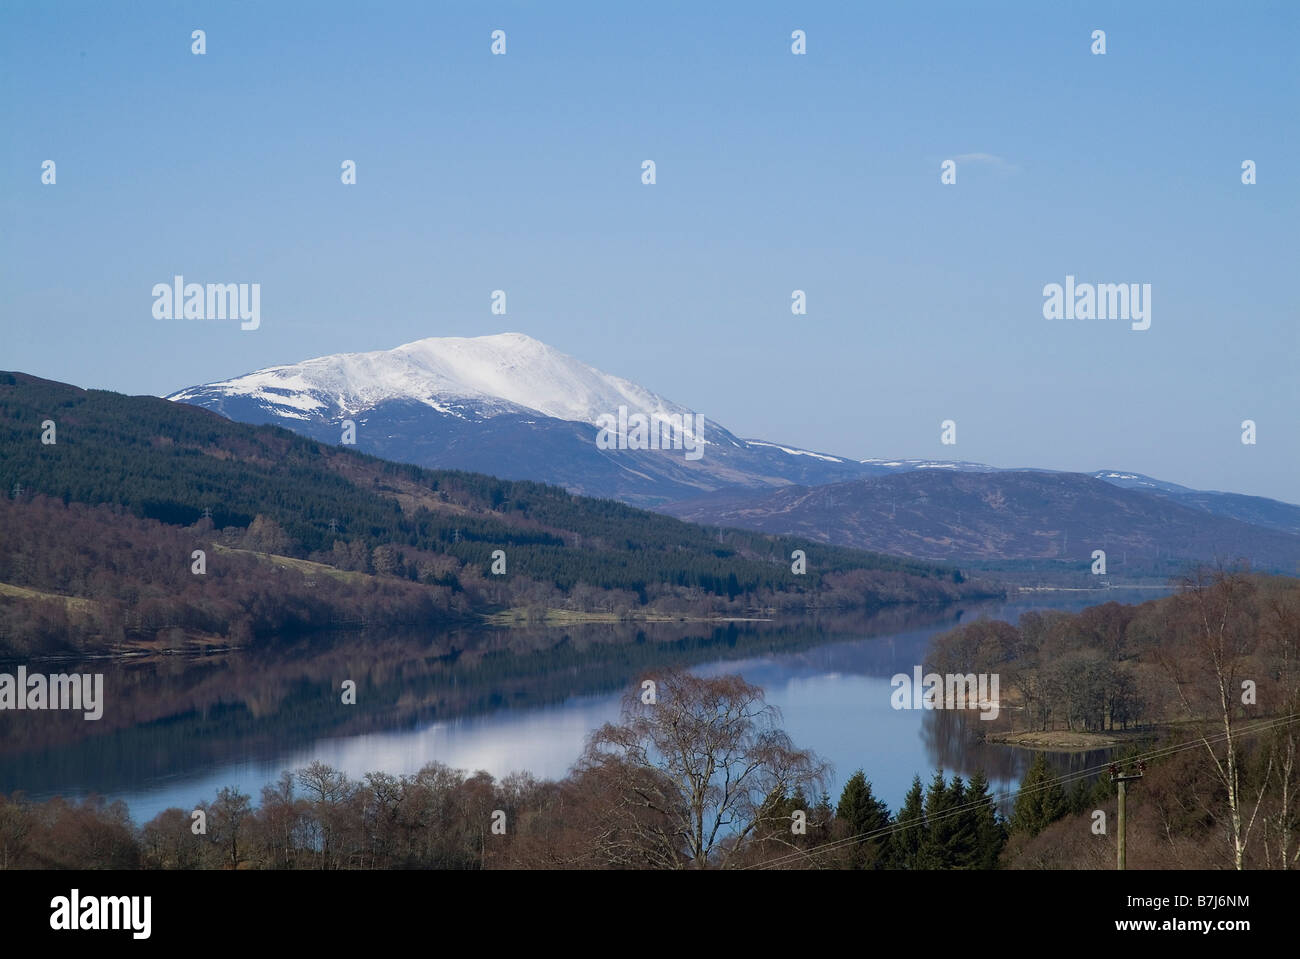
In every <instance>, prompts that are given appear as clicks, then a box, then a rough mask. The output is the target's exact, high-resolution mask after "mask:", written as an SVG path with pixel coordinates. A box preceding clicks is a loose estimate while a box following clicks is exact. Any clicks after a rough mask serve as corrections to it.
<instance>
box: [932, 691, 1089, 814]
mask: <svg viewBox="0 0 1300 959" xmlns="http://www.w3.org/2000/svg"><path fill="white" fill-rule="evenodd" d="M984 723H987V724H989V725H992V723H991V722H989V721H988V720H982V719H980V718H979V713H978V712H977V711H974V710H967V711H963V710H956V709H934V710H926V711H925V715H924V716H923V717H922V719H921V739H922V741H923V742H924V744H925V753H926V756H927V757H928V758H929V760H930V764H931V766H933V767H938V768H942V769H945V770H948V771H950V772H957V773H960V774H961V775H962V776H964V777H966V778H967V779H970V777H971V775H972V774H974V773H976V772H978V771H980V770H983V772H984V775H985V776H987V777H988V778H989V780H990V781H991V782H993V783H994V784H995V792H999V793H1003V792H1007V791H1008V790H1014V789H1016V788H1017V787H1018V786H1019V785H1020V781H1021V780H1022V779H1023V778H1024V776H1025V773H1026V771H1028V769H1029V765H1030V763H1032V762H1033V761H1034V752H1035V750H1032V749H1025V748H1023V747H1020V746H1005V745H1000V744H998V743H985V742H981V740H980V737H981V736H982V735H983V731H982V730H981V729H979V726H980V725H981V724H984ZM1113 751H1114V750H1113V749H1085V750H1074V751H1070V752H1048V753H1047V762H1048V764H1049V765H1050V766H1051V767H1052V769H1053V770H1054V771H1055V773H1056V775H1058V776H1068V775H1070V774H1071V773H1077V772H1081V771H1082V770H1085V769H1094V768H1095V767H1098V766H1102V767H1104V766H1105V765H1106V764H1107V763H1108V762H1109V761H1110V756H1111V754H1112V752H1113ZM917 772H920V773H921V774H922V775H921V778H922V779H924V778H925V774H924V772H923V771H922V770H917ZM1100 772H1104V769H1103V770H1101V771H1100ZM1100 772H1096V773H1093V774H1092V775H1090V776H1088V777H1087V780H1088V781H1092V780H1094V779H1095V778H1096V777H1097V775H1099V774H1100ZM1072 788H1074V781H1073V780H1071V781H1070V782H1068V783H1066V784H1065V790H1066V792H1069V791H1070V790H1071V789H1072ZM1003 806H1004V807H1005V808H1004V810H1003V811H1004V812H1006V811H1009V808H1010V806H1009V803H1003Z"/></svg>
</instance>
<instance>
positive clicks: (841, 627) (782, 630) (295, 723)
mask: <svg viewBox="0 0 1300 959" xmlns="http://www.w3.org/2000/svg"><path fill="white" fill-rule="evenodd" d="M960 615H961V612H960V609H959V608H955V607H945V608H941V609H915V608H913V609H906V608H899V607H891V608H887V609H884V610H881V611H879V612H878V613H876V614H874V615H870V616H863V615H862V613H861V612H857V613H844V614H831V615H821V616H809V617H797V618H786V619H784V620H783V621H781V622H778V623H721V624H719V623H619V624H604V623H593V624H578V625H574V626H566V627H549V628H548V627H534V628H512V629H486V628H484V629H457V630H440V631H438V632H436V633H426V634H410V633H406V634H401V633H375V632H367V633H340V632H336V633H324V634H318V635H315V636H309V637H302V638H298V639H294V640H292V641H290V642H286V643H283V644H280V643H277V644H275V645H274V646H273V647H271V648H261V649H259V648H250V649H244V650H239V651H234V652H225V653H219V654H213V655H205V656H164V657H154V658H150V659H130V660H119V661H116V662H112V661H105V660H95V661H91V662H87V663H83V664H79V665H75V666H74V665H71V664H59V666H58V668H57V671H59V672H70V673H71V672H102V673H104V674H105V676H104V689H105V700H106V703H105V710H104V717H103V719H101V720H99V721H97V722H94V723H89V722H86V721H84V720H83V719H81V717H80V714H79V713H77V714H74V713H69V712H44V713H40V714H29V713H13V714H10V715H11V716H14V717H17V720H16V721H15V722H6V723H4V724H3V725H0V792H11V791H13V790H15V789H22V790H25V791H27V792H29V793H38V794H39V793H47V792H51V791H54V790H59V789H66V788H68V787H69V784H74V783H75V784H79V785H82V786H87V787H88V786H93V787H94V788H95V789H98V790H100V791H104V792H116V791H121V790H123V789H130V788H135V787H138V786H139V785H140V784H141V783H144V782H147V781H151V780H154V779H156V778H158V777H159V776H170V775H183V774H185V773H188V772H191V771H194V770H198V769H203V768H206V767H209V766H212V765H220V764H224V763H226V762H229V761H232V760H235V759H242V760H247V759H272V758H275V757H277V756H280V755H283V754H284V753H285V752H286V751H289V750H292V749H295V748H300V747H305V746H309V745H310V744H311V743H313V742H315V741H316V740H318V739H321V738H323V737H346V736H355V735H360V734H364V733H370V732H385V731H390V730H394V729H403V728H405V729H410V728H413V727H418V726H421V725H425V724H428V723H432V722H436V721H439V720H446V719H452V718H458V717H465V716H474V715H481V714H485V713H491V712H494V711H497V710H500V709H506V708H516V709H519V708H536V707H541V706H548V705H557V704H560V703H563V702H565V701H566V700H569V699H571V698H572V697H574V696H582V695H599V694H604V693H609V692H612V691H615V690H619V689H623V688H625V687H626V686H627V685H628V684H630V683H632V682H633V681H634V680H635V679H636V678H637V677H638V676H640V675H641V674H643V673H644V672H646V671H649V670H653V669H657V668H663V667H667V666H684V667H690V666H694V665H698V664H701V663H705V662H714V661H722V662H725V661H727V660H737V659H746V658H752V657H759V656H772V655H779V656H781V657H782V658H783V659H786V658H788V657H791V656H793V657H795V658H796V659H798V658H799V657H801V655H802V654H803V653H804V652H805V651H808V652H809V653H810V654H811V652H812V651H815V650H816V649H817V648H819V647H824V646H827V645H828V644H830V645H834V644H837V643H839V644H842V643H846V642H850V641H856V640H861V639H863V638H870V637H873V636H895V635H898V634H900V633H905V632H906V631H907V630H919V629H925V628H926V627H944V626H947V625H950V624H952V623H954V622H955V621H956V620H957V619H958V618H959V617H960ZM861 645H864V646H879V647H883V648H881V649H871V650H869V651H867V652H866V653H863V654H861V655H864V656H867V657H869V658H871V659H872V660H873V661H874V659H875V658H877V657H880V658H881V659H882V663H883V661H884V659H883V658H884V657H885V656H887V655H889V653H890V652H891V651H892V650H893V646H894V644H893V642H888V641H882V642H881V643H880V644H861ZM891 661H892V660H891ZM853 666H854V667H855V668H858V667H859V663H858V662H856V661H855V662H854V663H853ZM881 668H887V664H885V665H882V666H881ZM48 671H51V672H53V671H56V670H54V669H50V670H48ZM345 679H352V680H355V681H356V683H357V704H356V705H355V706H347V707H343V706H342V705H341V704H340V698H339V697H340V683H341V682H342V681H343V680H345Z"/></svg>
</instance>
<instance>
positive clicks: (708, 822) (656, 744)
mask: <svg viewBox="0 0 1300 959" xmlns="http://www.w3.org/2000/svg"><path fill="white" fill-rule="evenodd" d="M654 678H655V681H656V682H657V684H658V685H657V696H656V700H657V701H656V702H654V703H649V704H648V703H643V702H642V701H641V688H640V686H639V685H638V686H637V687H634V688H633V689H632V690H630V691H629V693H628V695H627V697H626V698H625V700H624V703H623V711H622V716H621V719H620V722H619V723H618V724H617V725H614V724H606V725H605V726H603V727H602V728H601V729H598V730H597V731H596V732H594V733H593V734H592V736H591V738H590V739H589V740H588V744H587V748H586V751H585V752H584V754H583V757H582V759H581V760H580V761H579V764H578V768H577V770H576V772H577V775H578V776H580V777H585V778H586V779H587V780H588V781H589V782H590V783H591V785H592V795H593V796H594V797H596V799H595V801H596V802H597V803H598V804H599V808H598V809H597V810H596V814H595V815H594V816H593V823H594V828H595V830H596V836H595V842H596V845H597V847H598V848H599V849H600V851H601V854H602V855H603V856H604V857H606V858H607V860H608V861H609V862H611V863H612V864H615V865H624V866H632V865H640V866H646V865H649V866H656V867H659V868H684V867H696V868H701V869H702V868H705V867H707V866H710V865H716V866H723V867H725V866H727V865H729V864H731V863H732V862H733V860H734V858H735V856H736V853H737V852H738V851H739V850H741V849H743V847H744V845H745V843H746V841H747V840H749V839H751V838H752V837H753V835H754V833H755V831H756V829H757V827H758V825H759V823H760V822H761V819H762V815H763V808H764V803H765V801H766V800H767V799H768V798H769V797H771V796H773V795H787V794H792V793H794V792H795V791H796V790H799V789H802V790H803V792H804V793H805V794H807V795H817V794H818V793H819V791H820V788H821V786H822V785H823V779H824V776H825V774H826V766H825V764H823V763H822V762H820V761H819V760H818V759H817V757H816V756H815V755H814V754H813V753H811V752H808V751H806V750H800V749H796V748H795V747H794V745H793V744H792V743H791V741H790V737H789V736H788V735H786V733H785V732H784V730H782V729H780V728H779V726H778V723H779V722H780V713H779V711H778V710H777V708H776V707H775V706H771V705H769V704H768V703H767V702H766V701H765V699H764V695H763V690H762V689H761V688H760V687H758V686H754V685H752V684H750V683H747V682H745V680H744V679H743V678H741V677H740V676H718V677H713V678H704V677H698V676H692V675H690V674H689V673H684V672H669V673H667V674H663V675H659V676H656V677H654Z"/></svg>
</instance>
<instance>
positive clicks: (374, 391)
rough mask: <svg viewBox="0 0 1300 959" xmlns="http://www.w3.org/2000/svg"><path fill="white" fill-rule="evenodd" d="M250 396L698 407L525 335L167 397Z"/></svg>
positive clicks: (359, 407)
mask: <svg viewBox="0 0 1300 959" xmlns="http://www.w3.org/2000/svg"><path fill="white" fill-rule="evenodd" d="M214 395H216V396H225V397H246V398H248V399H252V400H255V401H258V402H259V403H261V404H263V405H265V406H267V407H269V408H274V409H275V411H276V412H277V413H279V414H280V415H283V416H288V417H291V418H295V419H307V418H309V417H311V418H315V417H322V416H323V417H327V418H328V417H329V416H331V414H337V413H343V414H349V415H350V414H355V413H361V412H364V411H366V410H368V409H371V408H373V407H375V406H377V405H379V404H380V403H385V402H390V401H394V400H397V401H402V400H405V401H413V402H418V403H423V404H426V405H428V406H431V407H433V408H435V409H438V410H440V411H442V412H448V413H460V411H462V410H463V409H464V408H465V407H466V406H471V407H472V408H473V409H474V411H475V412H476V413H478V414H480V415H489V416H490V415H494V414H496V413H503V412H523V411H530V410H531V411H534V412H537V413H540V414H542V415H544V416H550V417H554V418H556V419H562V420H570V421H577V422H583V423H593V424H594V423H595V422H596V419H597V417H599V416H600V415H601V414H605V413H613V414H616V413H617V412H618V408H619V406H626V407H628V409H629V410H630V411H631V412H642V413H647V414H651V415H653V414H656V413H658V414H684V413H688V412H690V411H689V410H687V409H685V408H684V407H681V406H678V405H677V404H675V403H671V402H669V401H668V400H666V399H664V398H663V397H661V396H658V395H657V394H655V393H652V392H650V391H649V390H646V389H644V388H642V387H640V386H638V385H636V384H635V383H632V382H629V381H628V380H624V379H621V378H619V377H617V376H611V375H609V374H608V373H602V372H601V371H600V370H597V369H595V368H594V367H591V366H588V365H587V364H585V363H582V362H581V361H579V360H576V359H574V358H573V357H571V356H568V355H566V354H564V353H561V352H560V351H559V350H556V349H554V348H553V347H550V346H547V345H546V344H545V343H542V342H539V341H538V340H535V339H533V338H532V337H530V336H526V335H525V334H523V333H498V334H494V335H491V336H476V337H453V336H448V337H430V338H428V339H423V340H416V341H415V342H414V343H406V344H404V345H402V346H399V347H397V348H395V349H392V350H377V351H374V352H370V353H338V354H334V355H332V356H322V357H319V358H317V359H312V360H305V361H303V362H301V363H293V364H290V365H287V366H273V367H269V368H267V369H264V370H258V371H256V372H253V373H249V374H247V375H245V376H238V377H235V378H233V379H229V380H223V381H221V382H219V383H209V384H206V385H204V386H196V387H191V388H190V389H186V390H181V391H180V392H177V393H173V394H172V395H171V396H169V397H168V399H171V400H178V401H182V402H192V401H194V400H195V399H198V398H200V397H203V396H206V397H212V396H214Z"/></svg>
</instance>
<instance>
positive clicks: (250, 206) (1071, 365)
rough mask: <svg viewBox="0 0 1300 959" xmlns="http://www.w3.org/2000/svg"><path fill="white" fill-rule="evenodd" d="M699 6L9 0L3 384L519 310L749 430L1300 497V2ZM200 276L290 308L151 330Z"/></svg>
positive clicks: (388, 341) (1, 237) (162, 384)
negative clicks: (1126, 316) (160, 307)
mask: <svg viewBox="0 0 1300 959" xmlns="http://www.w3.org/2000/svg"><path fill="white" fill-rule="evenodd" d="M702 6H703V5H700V4H690V3H683V4H673V3H656V4H653V5H649V6H645V5H634V4H609V3H601V4H597V3H591V4H574V3H546V4H543V3H519V4H490V3H483V4H480V3H475V4H452V3H432V2H431V3H411V4H404V3H375V4H334V3H314V4H289V3H281V2H258V3H221V4H184V3H140V4H130V5H128V4H104V3H41V4H37V3H30V2H26V0H6V2H5V3H4V4H3V5H0V129H2V130H3V131H4V134H3V136H2V137H0V183H3V189H0V224H2V225H3V230H2V232H0V369H18V370H23V371H27V372H31V373H35V374H37V375H40V376H46V377H49V378H52V379H57V380H63V381H68V382H73V383H77V384H79V385H84V386H95V387H101V388H108V389H115V390H120V391H123V392H127V393H155V394H162V393H167V392H170V391H172V390H176V389H179V388H181V387H184V386H189V385H192V384H195V383H200V382H205V381H210V380H215V379H224V378H227V377H230V376H233V375H236V374H239V373H244V372H247V371H250V370H253V369H257V368H260V367H264V366H269V365H273V364H276V363H285V362H292V361H295V360H300V359H304V358H307V357H309V356H318V355H322V354H326V353H333V352H340V351H360V350H371V349H382V348H389V347H393V346H396V345H398V344H400V343H405V342H409V341H411V340H415V339H419V338H421V337H426V336H474V335H481V334H487V333H496V332H503V331H519V332H523V333H527V334H529V335H531V336H534V337H536V338H538V339H540V340H543V341H545V342H547V343H550V344H552V345H553V346H555V347H557V348H559V349H561V350H563V351H564V352H567V353H570V354H572V355H574V356H577V357H579V358H580V359H582V360H584V361H586V362H588V363H591V364H592V365H594V366H597V367H599V368H601V369H604V370H606V371H608V372H612V373H616V374H618V375H621V376H624V377H627V378H629V379H632V380H635V381H637V382H639V383H642V384H643V385H645V386H647V387H649V388H651V389H653V390H655V391H657V392H659V393H662V394H664V395H665V396H668V397H670V398H671V399H673V400H675V401H677V402H680V403H683V404H685V405H687V406H689V407H691V408H692V409H695V410H698V411H701V412H703V413H705V414H707V415H708V416H710V417H711V418H713V419H715V420H717V421H718V422H720V423H722V424H724V425H725V426H727V427H728V428H730V429H732V430H733V431H734V432H736V433H738V434H740V435H745V436H753V437H761V438H763V439H768V440H773V441H777V442H785V443H793V444H798V445H801V446H805V447H810V448H814V449H822V450H827V451H829V452H834V453H839V454H844V455H853V456H859V457H869V456H882V457H895V456H899V457H901V456H935V457H939V456H943V457H956V458H961V459H967V460H977V461H982V462H988V463H992V464H994V465H998V466H1016V465H1035V466H1043V467H1050V468H1058V469H1079V470H1090V469H1097V468H1103V467H1104V468H1122V469H1130V470H1136V471H1140V472H1145V473H1150V474H1152V475H1155V476H1159V477H1161V478H1164V479H1168V480H1172V481H1175V482H1181V483H1185V484H1188V485H1192V486H1198V487H1205V488H1217V489H1229V490H1234V491H1239V492H1246V493H1256V494H1260V495H1268V496H1274V497H1277V498H1281V499H1287V500H1290V501H1293V502H1296V501H1300V479H1297V477H1298V476H1300V387H1297V372H1296V371H1297V369H1300V332H1298V330H1300V326H1298V323H1300V288H1298V287H1297V283H1296V276H1297V252H1298V251H1297V239H1296V231H1297V222H1300V218H1298V217H1297V214H1298V213H1300V201H1298V200H1297V196H1298V195H1300V194H1298V193H1297V189H1296V183H1297V178H1298V177H1300V140H1298V139H1297V117H1300V71H1297V70H1296V68H1295V56H1296V55H1295V51H1296V50H1297V49H1300V5H1296V4H1295V3H1289V2H1287V3H1263V2H1260V3H1254V2H1252V3H1246V4H1240V5H1229V4H1215V5H1211V4H1191V3H1178V4H1173V3H1141V4H1133V3H1115V4H1094V3H1078V4H1075V3H1071V4H1063V3H1023V4H1019V3H1017V4H1011V3H993V4H978V5H976V4H970V3H965V2H963V3H936V4H924V5H921V4H905V5H903V4H900V5H890V6H883V5H877V4H835V5H831V4H807V3H798V4H796V3H788V4H770V3H745V4H739V3H726V4H720V5H717V6H718V9H707V10H706V9H700V8H701V7H702ZM797 28H798V29H803V30H805V31H806V33H807V44H808V52H807V55H805V56H794V55H792V54H791V52H790V42H791V41H790V33H791V31H792V30H794V29H797ZM194 29H203V30H205V31H206V35H207V53H206V54H205V55H204V56H194V55H193V54H192V53H191V52H190V45H191V39H190V34H191V31H192V30H194ZM495 29H502V30H505V31H506V36H507V53H506V55H505V56H493V55H491V52H490V44H491V40H490V34H491V32H492V31H493V30H495ZM1094 29H1102V30H1105V31H1106V45H1107V52H1106V55H1105V56H1094V55H1092V54H1091V53H1090V49H1089V48H1090V44H1091V39H1090V35H1091V33H1092V31H1093V30H1094ZM980 155H984V156H987V157H989V158H992V159H979V158H978V157H979V156H980ZM963 157H965V158H968V159H959V160H958V182H957V183H956V184H955V185H952V186H947V185H943V184H941V183H940V165H941V164H942V162H943V161H944V160H945V159H952V158H963ZM47 159H53V160H54V161H55V162H56V163H57V184H56V185H54V186H46V185H43V184H42V183H41V163H42V161H44V160H47ZM645 159H653V160H654V161H655V163H656V164H657V179H658V182H657V183H656V184H655V185H654V186H645V185H643V184H642V183H641V179H640V173H641V162H642V161H643V160H645ZM1247 159H1249V160H1253V161H1255V163H1256V164H1257V177H1258V183H1257V184H1256V185H1253V186H1245V185H1243V184H1242V183H1241V163H1242V161H1243V160H1247ZM344 160H354V161H355V162H356V164H357V184H356V185H355V186H344V185H343V184H341V183H340V178H339V174H340V164H341V163H342V162H343V161H344ZM177 273H180V274H183V275H184V276H185V277H186V278H187V280H191V281H197V282H223V283H227V282H257V283H260V284H261V288H262V290H261V295H262V305H261V311H262V322H261V327H260V329H258V330H256V331H250V332H245V331H241V330H240V329H239V325H238V323H237V322H235V323H232V322H221V321H206V322H197V321H196V322H188V323H187V322H184V321H159V320H155V319H154V318H153V315H152V312H151V309H152V305H153V300H152V297H151V289H152V287H153V285H154V284H155V283H159V282H169V281H170V279H171V277H172V276H173V275H174V274H177ZM1067 274H1073V275H1074V276H1076V277H1077V278H1078V280H1079V281H1080V282H1096V283H1150V284H1151V286H1152V323H1151V328H1150V329H1149V330H1146V331H1142V332H1138V331H1133V330H1130V329H1129V325H1128V324H1127V323H1125V322H1123V321H1118V320H1084V321H1064V320H1046V319H1044V318H1043V314H1042V304H1043V294H1042V289H1043V286H1044V285H1045V284H1048V283H1054V282H1055V283H1063V282H1064V279H1065V276H1066V275H1067ZM494 289H504V290H505V291H506V292H507V295H508V314H507V315H506V316H504V317H501V316H494V315H492V314H491V312H490V309H489V306H490V294H491V291H492V290H494ZM795 289H802V290H804V291H806V293H807V297H808V313H807V315H806V316H795V315H792V314H791V311H790V296H791V291H792V290H795ZM947 418H952V419H955V420H956V421H957V424H958V431H957V439H958V442H957V445H956V446H942V445H940V442H939V436H940V430H939V423H940V421H941V420H943V419H947ZM1244 419H1253V420H1255V421H1256V423H1257V424H1258V443H1257V445H1255V446H1246V445H1243V444H1242V443H1241V441H1240V434H1241V429H1240V424H1241V421H1242V420H1244Z"/></svg>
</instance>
